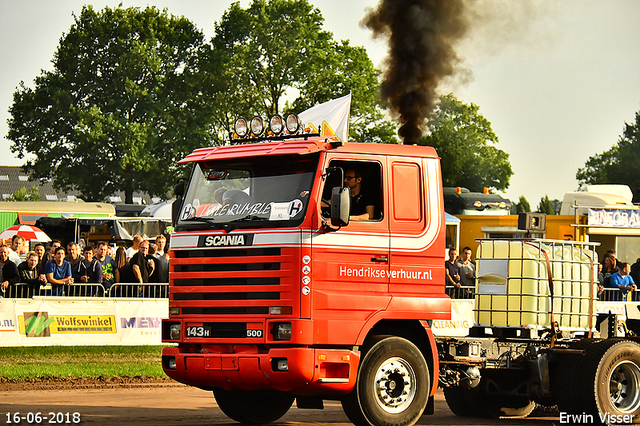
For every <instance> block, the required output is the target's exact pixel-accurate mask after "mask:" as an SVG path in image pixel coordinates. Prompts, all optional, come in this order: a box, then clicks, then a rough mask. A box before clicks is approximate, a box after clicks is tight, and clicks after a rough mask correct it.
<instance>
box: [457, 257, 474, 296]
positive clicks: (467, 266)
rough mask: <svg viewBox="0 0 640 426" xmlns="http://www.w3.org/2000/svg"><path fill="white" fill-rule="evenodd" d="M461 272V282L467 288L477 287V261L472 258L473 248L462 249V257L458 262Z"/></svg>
mask: <svg viewBox="0 0 640 426" xmlns="http://www.w3.org/2000/svg"><path fill="white" fill-rule="evenodd" d="M456 266H457V267H458V271H459V274H460V284H461V285H462V287H463V288H465V289H466V290H470V289H471V288H475V284H476V282H475V279H476V263H475V262H474V261H473V260H471V248H470V247H465V248H463V249H462V257H461V258H460V259H459V260H458V261H457V262H456Z"/></svg>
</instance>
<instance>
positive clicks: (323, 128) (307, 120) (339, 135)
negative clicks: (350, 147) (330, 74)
mask: <svg viewBox="0 0 640 426" xmlns="http://www.w3.org/2000/svg"><path fill="white" fill-rule="evenodd" d="M350 108H351V93H349V94H348V95H347V96H343V97H341V98H338V99H333V100H331V101H328V102H325V103H323V104H320V105H316V106H314V107H312V108H309V109H308V110H306V111H303V112H301V113H300V114H298V117H300V119H301V120H302V123H303V125H304V126H305V127H307V126H309V127H311V128H312V130H314V131H317V132H318V133H320V135H321V136H327V137H329V138H330V139H334V140H339V141H342V142H346V141H347V136H349V109H350Z"/></svg>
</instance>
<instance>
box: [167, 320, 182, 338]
mask: <svg viewBox="0 0 640 426" xmlns="http://www.w3.org/2000/svg"><path fill="white" fill-rule="evenodd" d="M169 339H171V340H180V324H171V325H170V326H169Z"/></svg>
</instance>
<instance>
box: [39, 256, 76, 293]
mask: <svg viewBox="0 0 640 426" xmlns="http://www.w3.org/2000/svg"><path fill="white" fill-rule="evenodd" d="M45 275H46V276H47V281H48V282H49V283H51V294H52V295H53V296H62V294H63V287H62V286H63V285H71V284H73V277H72V276H71V264H70V263H69V262H68V261H66V260H65V258H64V247H57V248H56V252H55V255H54V257H53V259H51V260H50V261H48V262H47V264H46V265H45Z"/></svg>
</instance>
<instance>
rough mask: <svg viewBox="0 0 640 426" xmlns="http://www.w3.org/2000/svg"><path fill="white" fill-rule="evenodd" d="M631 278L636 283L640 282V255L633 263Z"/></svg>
mask: <svg viewBox="0 0 640 426" xmlns="http://www.w3.org/2000/svg"><path fill="white" fill-rule="evenodd" d="M629 275H631V278H633V282H634V283H640V257H639V258H637V259H636V263H634V264H633V265H631V273H630V274H629Z"/></svg>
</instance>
